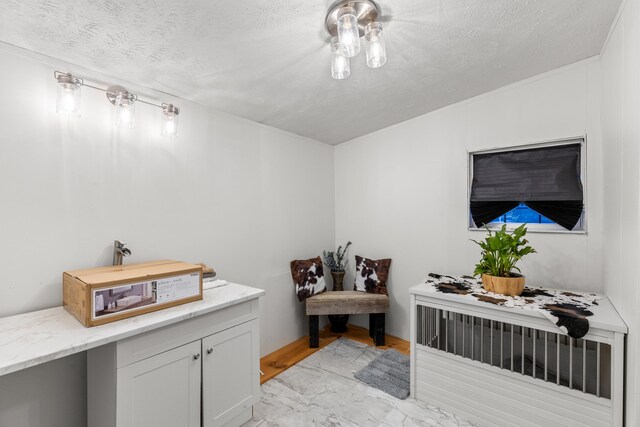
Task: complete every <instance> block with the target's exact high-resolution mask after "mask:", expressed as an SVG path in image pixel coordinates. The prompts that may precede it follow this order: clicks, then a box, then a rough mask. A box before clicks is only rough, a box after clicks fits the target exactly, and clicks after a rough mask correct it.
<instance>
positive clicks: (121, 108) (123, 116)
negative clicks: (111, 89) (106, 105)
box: [114, 92, 135, 128]
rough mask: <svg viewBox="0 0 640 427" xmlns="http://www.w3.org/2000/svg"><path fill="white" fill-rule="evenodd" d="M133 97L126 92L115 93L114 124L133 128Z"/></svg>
mask: <svg viewBox="0 0 640 427" xmlns="http://www.w3.org/2000/svg"><path fill="white" fill-rule="evenodd" d="M134 101H135V97H134V96H132V95H131V94H130V93H128V92H123V93H117V94H116V96H115V101H114V105H115V109H116V126H118V127H123V128H133V127H134V126H135V120H134V118H135V103H134Z"/></svg>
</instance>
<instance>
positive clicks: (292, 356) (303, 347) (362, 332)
mask: <svg viewBox="0 0 640 427" xmlns="http://www.w3.org/2000/svg"><path fill="white" fill-rule="evenodd" d="M340 337H345V338H349V339H352V340H354V341H358V342H361V343H364V344H367V345H370V346H373V340H372V339H371V337H369V330H368V329H366V328H361V327H360V326H355V325H351V324H349V325H348V330H347V332H345V333H334V332H331V330H330V329H329V325H327V326H326V327H325V328H324V329H322V330H321V331H320V347H319V348H309V337H308V336H304V337H302V338H300V339H299V340H297V341H294V342H292V343H290V344H287V345H286V346H284V347H282V348H280V349H278V350H276V351H274V352H273V353H270V354H267V355H266V356H264V357H263V358H262V359H260V370H261V371H262V373H263V374H264V375H262V376H261V377H260V384H264V383H265V382H267V381H269V380H270V379H271V378H273V377H275V376H276V375H278V374H280V373H281V372H284V371H286V370H287V369H289V368H290V367H292V366H293V365H295V364H296V363H298V362H300V361H301V360H304V359H305V358H307V357H309V356H311V355H312V354H313V353H315V352H316V351H318V350H320V349H322V348H323V347H326V346H327V345H329V344H331V343H332V342H333V341H335V340H337V339H338V338H340ZM377 348H379V349H382V350H387V349H390V348H393V349H395V350H397V351H399V352H400V353H403V354H407V355H408V354H409V348H410V344H409V341H406V340H403V339H401V338H397V337H394V336H392V335H386V336H385V345H384V346H379V347H377Z"/></svg>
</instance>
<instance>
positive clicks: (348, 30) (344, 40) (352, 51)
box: [337, 6, 360, 58]
mask: <svg viewBox="0 0 640 427" xmlns="http://www.w3.org/2000/svg"><path fill="white" fill-rule="evenodd" d="M337 28H338V40H339V41H340V48H341V50H342V56H344V57H347V58H352V57H354V56H356V55H357V54H358V53H360V32H359V30H358V18H357V17H356V10H355V9H354V8H353V7H350V6H346V7H343V8H341V9H340V10H339V11H338V22H337Z"/></svg>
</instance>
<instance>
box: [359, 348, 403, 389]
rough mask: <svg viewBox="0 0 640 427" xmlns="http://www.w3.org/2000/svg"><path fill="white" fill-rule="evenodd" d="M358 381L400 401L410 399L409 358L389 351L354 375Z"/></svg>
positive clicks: (394, 351)
mask: <svg viewBox="0 0 640 427" xmlns="http://www.w3.org/2000/svg"><path fill="white" fill-rule="evenodd" d="M354 377H356V379H358V380H360V381H362V382H363V383H365V384H369V385H370V386H371V387H375V388H377V389H379V390H382V391H384V392H385V393H388V394H390V395H391V396H393V397H397V398H398V399H402V400H404V399H406V398H407V397H409V356H405V355H404V354H402V353H400V352H398V351H396V350H393V349H391V350H387V351H385V352H384V353H382V354H381V355H380V356H378V357H376V358H375V359H373V361H372V362H370V363H369V364H368V365H367V366H365V367H364V368H362V369H360V370H359V371H358V372H356V374H355V375H354Z"/></svg>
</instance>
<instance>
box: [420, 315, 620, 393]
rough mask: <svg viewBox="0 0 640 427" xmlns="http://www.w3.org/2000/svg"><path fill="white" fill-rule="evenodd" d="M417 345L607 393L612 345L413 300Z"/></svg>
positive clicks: (570, 385)
mask: <svg viewBox="0 0 640 427" xmlns="http://www.w3.org/2000/svg"><path fill="white" fill-rule="evenodd" d="M415 319H416V322H417V325H416V328H415V333H416V341H417V344H418V345H423V346H425V347H428V348H431V349H432V350H434V351H441V352H444V353H449V354H452V355H456V356H459V357H463V358H465V359H469V360H475V361H477V362H480V363H484V364H488V365H491V366H494V367H497V368H502V369H504V370H505V371H507V372H509V374H510V375H525V376H528V377H532V378H536V379H538V380H539V381H546V382H549V383H553V384H557V385H559V386H562V387H567V388H570V389H574V390H579V391H582V392H583V393H586V394H591V395H595V396H598V397H604V398H607V399H610V398H611V381H610V378H609V377H608V374H609V373H610V372H611V346H610V345H609V344H606V343H602V342H599V341H592V340H586V339H573V338H569V337H568V336H565V335H562V334H560V333H548V332H547V331H542V330H538V329H534V328H527V327H525V326H520V325H514V324H512V323H506V322H501V321H494V320H492V319H485V318H483V317H478V316H473V315H468V314H464V313H457V312H455V311H450V310H442V309H436V308H433V307H428V306H425V305H418V306H417V312H416V317H415Z"/></svg>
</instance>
